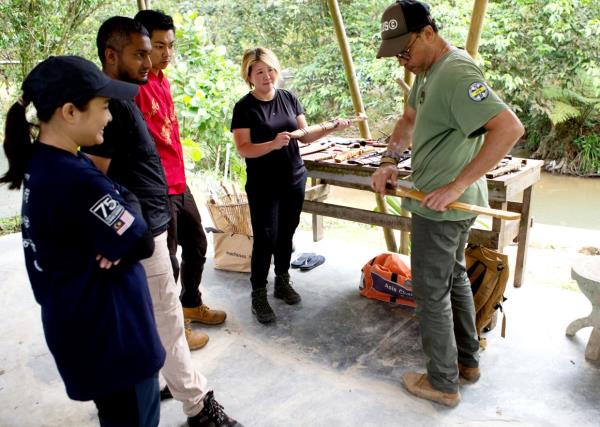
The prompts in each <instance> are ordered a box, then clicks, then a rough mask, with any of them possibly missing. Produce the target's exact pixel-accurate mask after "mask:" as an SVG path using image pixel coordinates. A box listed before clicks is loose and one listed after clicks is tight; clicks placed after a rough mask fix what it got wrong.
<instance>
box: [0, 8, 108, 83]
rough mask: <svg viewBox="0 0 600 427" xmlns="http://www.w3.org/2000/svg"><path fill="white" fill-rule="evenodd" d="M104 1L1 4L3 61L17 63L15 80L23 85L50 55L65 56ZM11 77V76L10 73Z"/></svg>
mask: <svg viewBox="0 0 600 427" xmlns="http://www.w3.org/2000/svg"><path fill="white" fill-rule="evenodd" d="M101 3H102V2H101V1H100V0H63V1H52V0H29V1H26V0H4V1H2V2H1V3H0V16H2V21H3V24H5V25H2V31H1V32H0V58H2V60H4V61H16V62H18V64H17V67H14V68H7V70H17V72H16V73H14V75H13V76H11V77H12V78H15V79H16V80H17V81H22V80H23V78H24V77H25V76H26V75H27V73H29V71H30V70H31V69H32V68H33V66H34V65H35V64H36V63H37V62H38V61H40V60H41V59H44V58H47V57H48V56H50V55H57V54H64V52H66V51H68V45H69V43H70V42H71V39H72V38H73V37H74V36H75V34H76V31H77V29H78V28H79V26H80V25H81V24H82V23H83V21H84V20H85V19H86V18H87V17H88V16H90V15H92V14H93V13H94V12H95V11H96V9H97V8H98V7H99V6H100V4H101ZM7 73H10V71H8V72H7Z"/></svg>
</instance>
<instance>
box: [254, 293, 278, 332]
mask: <svg viewBox="0 0 600 427" xmlns="http://www.w3.org/2000/svg"><path fill="white" fill-rule="evenodd" d="M252 314H254V315H255V316H256V320H258V321H259V322H260V323H269V322H272V321H273V320H275V313H274V312H273V309H272V308H271V306H270V305H269V301H267V288H260V289H255V290H253V291H252Z"/></svg>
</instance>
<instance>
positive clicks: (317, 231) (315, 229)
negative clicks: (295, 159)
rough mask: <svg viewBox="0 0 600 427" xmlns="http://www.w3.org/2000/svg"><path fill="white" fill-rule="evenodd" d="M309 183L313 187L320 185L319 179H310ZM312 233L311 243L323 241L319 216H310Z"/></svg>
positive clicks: (321, 222)
mask: <svg viewBox="0 0 600 427" xmlns="http://www.w3.org/2000/svg"><path fill="white" fill-rule="evenodd" d="M310 182H311V184H312V186H313V187H314V186H315V185H317V184H321V180H320V179H319V178H311V179H310ZM312 233H313V242H318V241H320V240H321V239H323V217H322V216H320V215H316V214H312Z"/></svg>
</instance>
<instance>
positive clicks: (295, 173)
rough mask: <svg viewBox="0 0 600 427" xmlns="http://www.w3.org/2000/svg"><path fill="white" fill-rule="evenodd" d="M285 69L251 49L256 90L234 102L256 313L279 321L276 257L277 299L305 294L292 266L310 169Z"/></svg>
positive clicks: (250, 74)
mask: <svg viewBox="0 0 600 427" xmlns="http://www.w3.org/2000/svg"><path fill="white" fill-rule="evenodd" d="M280 71H281V67H280V65H279V61H278V60H277V57H276V56H275V54H273V52H271V51H270V50H269V49H266V48H262V47H258V48H256V49H251V50H248V51H246V52H245V53H244V56H243V59H242V78H243V79H244V80H245V81H246V83H248V86H250V89H251V90H250V92H249V93H248V94H247V95H245V96H244V97H242V98H241V99H240V100H239V101H238V102H237V103H236V104H235V108H234V110H233V118H232V120H231V131H232V132H233V138H234V140H235V143H236V146H237V150H238V153H239V154H240V155H241V156H242V157H244V158H245V159H246V172H247V177H248V180H247V183H246V193H247V194H248V202H249V205H250V216H251V220H252V230H253V234H254V245H253V247H252V263H251V275H250V282H251V283H252V312H253V313H254V314H255V315H256V318H257V319H258V321H259V322H261V323H268V322H272V321H273V320H275V313H274V312H273V310H272V309H271V307H270V306H269V303H268V301H267V289H266V286H267V276H268V274H269V268H270V265H271V256H274V261H275V291H274V296H275V298H280V299H283V301H285V302H286V303H287V304H296V303H298V302H300V299H301V298H300V295H298V293H296V291H295V290H294V289H293V288H292V286H291V283H290V275H289V273H288V270H289V267H290V259H291V256H292V238H293V236H294V232H295V231H296V227H298V223H299V221H300V212H301V211H302V203H303V201H304V187H305V185H306V169H305V168H304V163H303V162H302V158H301V157H300V152H299V150H298V140H296V139H294V138H291V137H290V132H292V131H294V130H296V129H300V128H305V127H307V126H308V125H307V123H306V119H305V117H304V109H303V108H302V105H301V104H300V102H299V101H298V99H297V98H296V97H295V96H294V95H293V94H292V93H290V92H288V91H286V90H283V89H277V88H276V87H275V85H276V83H277V80H278V78H279V74H280ZM348 126H350V122H349V121H348V120H340V121H339V124H338V126H337V130H341V129H345V128H347V127H348ZM330 132H331V131H323V132H321V133H319V134H312V135H310V136H308V135H307V136H304V137H302V138H301V139H300V141H302V142H303V143H310V142H313V141H315V140H317V139H319V138H321V137H323V136H325V135H327V134H328V133H330Z"/></svg>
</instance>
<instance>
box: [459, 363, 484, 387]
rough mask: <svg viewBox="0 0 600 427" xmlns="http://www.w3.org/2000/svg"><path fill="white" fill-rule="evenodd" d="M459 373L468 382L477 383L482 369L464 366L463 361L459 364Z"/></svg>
mask: <svg viewBox="0 0 600 427" xmlns="http://www.w3.org/2000/svg"><path fill="white" fill-rule="evenodd" d="M458 374H459V375H460V377H461V378H462V379H463V380H465V381H466V382H468V383H475V382H477V380H478V379H479V377H481V369H479V368H469V367H467V366H464V365H463V364H462V363H459V364H458Z"/></svg>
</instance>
